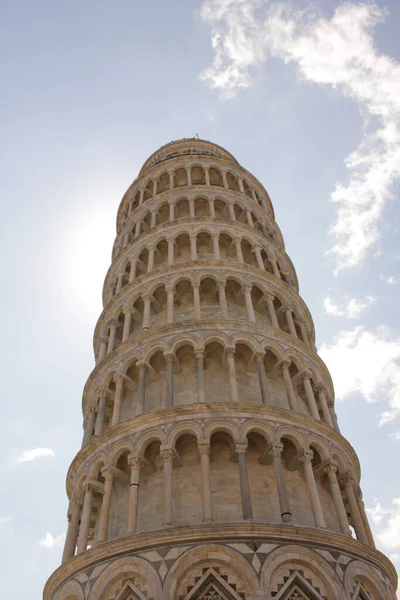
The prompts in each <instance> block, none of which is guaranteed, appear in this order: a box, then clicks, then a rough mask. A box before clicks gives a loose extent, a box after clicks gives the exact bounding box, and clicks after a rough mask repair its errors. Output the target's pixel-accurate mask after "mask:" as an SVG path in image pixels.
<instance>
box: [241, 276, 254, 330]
mask: <svg viewBox="0 0 400 600" xmlns="http://www.w3.org/2000/svg"><path fill="white" fill-rule="evenodd" d="M251 290H252V286H251V285H244V286H243V293H244V300H245V303H246V311H247V318H248V320H249V321H251V322H252V323H255V321H256V316H255V314H254V308H253V300H252V298H251Z"/></svg>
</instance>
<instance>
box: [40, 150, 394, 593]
mask: <svg viewBox="0 0 400 600" xmlns="http://www.w3.org/2000/svg"><path fill="white" fill-rule="evenodd" d="M103 304H104V309H103V312H102V314H101V316H100V318H99V321H98V323H97V326H96V330H95V334H94V349H95V355H96V366H95V368H94V369H93V371H92V373H91V374H90V376H89V379H88V381H87V383H86V386H85V389H84V393H83V415H84V436H83V443H82V448H81V450H80V451H79V452H78V454H77V455H76V457H75V458H74V460H73V462H72V464H71V467H70V469H69V472H68V476H67V491H68V497H69V501H70V504H69V511H68V517H69V525H68V532H67V537H66V542H65V549H64V555H63V564H62V566H61V567H60V568H59V569H58V570H57V571H56V572H55V573H54V574H53V575H52V576H51V577H50V579H49V581H48V582H47V585H46V588H45V592H44V598H45V600H254V599H256V598H257V599H258V600H272V599H273V600H278V599H279V600H295V599H296V600H345V599H346V600H387V599H391V600H394V598H395V592H394V590H395V587H396V574H395V571H394V568H393V566H392V564H391V563H390V562H389V561H388V559H387V558H386V557H385V556H383V555H382V554H381V553H380V552H378V551H377V550H376V549H375V546H374V541H373V538H372V535H371V531H370V528H369V525H368V520H367V517H366V514H365V510H364V505H363V502H362V495H361V491H360V487H359V481H360V466H359V462H358V459H357V456H356V454H355V452H354V450H353V448H352V447H351V445H350V444H349V442H348V441H347V440H346V439H345V438H344V437H342V436H341V434H340V431H339V428H338V425H337V422H336V416H335V411H334V391H333V385H332V381H331V378H330V375H329V372H328V370H327V368H326V366H325V364H324V363H323V362H322V360H321V359H320V358H319V357H318V355H317V352H316V348H315V342H314V339H315V338H314V326H313V321H312V318H311V315H310V313H309V311H308V309H307V306H306V305H305V304H304V302H303V300H302V299H301V297H300V296H299V294H298V283H297V277H296V272H295V270H294V267H293V265H292V262H291V261H290V259H289V257H288V256H287V255H286V253H285V246H284V241H283V238H282V235H281V232H280V230H279V227H278V226H277V224H276V222H275V219H274V211H273V208H272V204H271V201H270V199H269V196H268V194H267V192H266V191H265V189H264V188H263V186H262V185H261V184H260V182H259V181H258V180H257V179H256V178H255V177H253V175H251V173H249V172H248V171H246V170H245V169H244V168H243V167H241V166H240V165H239V164H238V162H237V161H236V160H235V159H234V157H233V156H232V155H231V154H229V152H227V151H226V150H224V149H223V148H221V147H220V146H217V145H216V144H212V143H210V142H206V141H203V140H198V139H184V140H179V141H177V142H172V143H170V144H167V145H166V146H163V147H162V148H160V149H159V150H157V152H155V153H154V154H152V155H151V156H150V158H149V159H148V160H147V161H146V162H145V164H144V165H143V167H142V169H141V171H140V173H139V176H138V178H137V180H136V181H135V182H134V183H133V184H132V185H131V186H130V188H129V190H128V191H127V193H126V194H125V196H124V198H123V199H122V202H121V205H120V208H119V210H118V217H117V237H116V240H115V244H114V248H113V253H112V264H111V267H110V268H109V271H108V273H107V276H106V279H105V284H104V293H103Z"/></svg>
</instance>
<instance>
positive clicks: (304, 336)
mask: <svg viewBox="0 0 400 600" xmlns="http://www.w3.org/2000/svg"><path fill="white" fill-rule="evenodd" d="M296 322H297V323H298V325H299V327H300V332H301V338H302V340H303V342H304V343H305V345H306V346H308V347H310V340H309V339H308V335H307V331H306V326H305V322H304V319H302V318H300V317H298V318H297V319H296Z"/></svg>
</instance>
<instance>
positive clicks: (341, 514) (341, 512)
mask: <svg viewBox="0 0 400 600" xmlns="http://www.w3.org/2000/svg"><path fill="white" fill-rule="evenodd" d="M324 471H325V473H326V474H327V476H328V479H329V485H330V488H331V494H332V498H333V502H334V505H335V511H336V515H337V518H338V521H339V525H340V530H341V532H342V533H344V535H350V530H349V521H348V519H347V513H346V509H345V507H344V502H343V497H342V492H341V491H340V487H339V482H338V480H337V475H336V473H337V466H336V465H335V464H334V463H331V462H329V463H327V464H326V466H325V467H324Z"/></svg>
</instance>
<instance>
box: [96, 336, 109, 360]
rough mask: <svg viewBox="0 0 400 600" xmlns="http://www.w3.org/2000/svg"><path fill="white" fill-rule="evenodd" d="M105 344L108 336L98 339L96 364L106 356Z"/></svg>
mask: <svg viewBox="0 0 400 600" xmlns="http://www.w3.org/2000/svg"><path fill="white" fill-rule="evenodd" d="M107 344H108V336H106V335H102V336H101V338H100V350H99V358H98V362H100V361H101V360H103V358H104V357H105V356H106V354H107Z"/></svg>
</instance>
